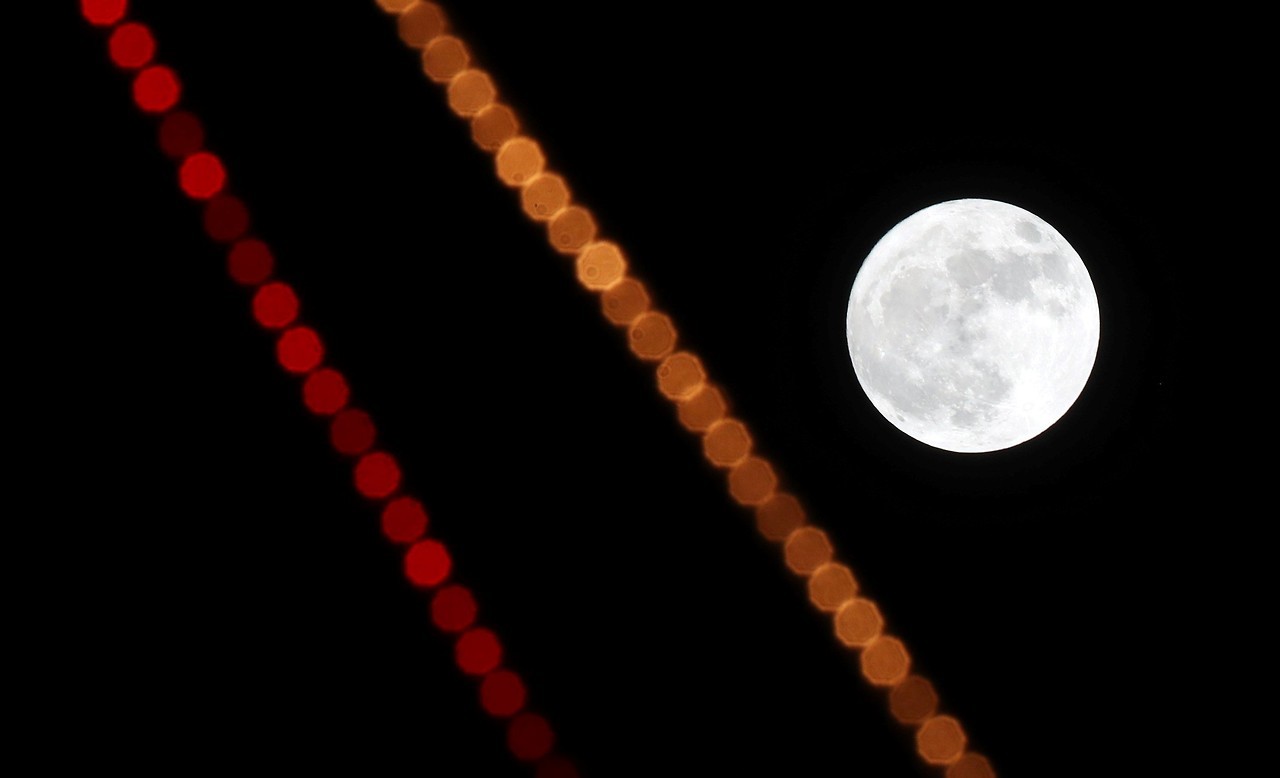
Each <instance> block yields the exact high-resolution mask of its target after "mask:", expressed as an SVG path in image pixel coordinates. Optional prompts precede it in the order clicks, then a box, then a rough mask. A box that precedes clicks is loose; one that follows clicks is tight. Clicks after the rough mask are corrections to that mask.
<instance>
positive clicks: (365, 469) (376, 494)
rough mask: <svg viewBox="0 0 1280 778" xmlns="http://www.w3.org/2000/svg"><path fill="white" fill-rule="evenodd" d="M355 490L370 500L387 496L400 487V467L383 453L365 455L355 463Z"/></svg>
mask: <svg viewBox="0 0 1280 778" xmlns="http://www.w3.org/2000/svg"><path fill="white" fill-rule="evenodd" d="M355 476H356V489H357V490H358V491H359V492H360V494H363V495H364V496H365V497H368V498H369V499H372V500H380V499H382V498H383V497H387V496H389V495H390V494H391V493H392V492H394V491H395V490H396V489H397V488H399V486H400V465H398V464H397V463H396V460H395V457H393V456H391V455H390V454H388V453H386V452H385V451H375V452H374V453H372V454H365V455H364V456H362V457H360V461H359V462H357V463H356V473H355Z"/></svg>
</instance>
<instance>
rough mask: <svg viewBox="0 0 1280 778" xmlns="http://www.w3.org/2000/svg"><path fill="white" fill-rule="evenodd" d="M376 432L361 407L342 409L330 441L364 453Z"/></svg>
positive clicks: (331, 429)
mask: <svg viewBox="0 0 1280 778" xmlns="http://www.w3.org/2000/svg"><path fill="white" fill-rule="evenodd" d="M263 289H266V287H265V286H264V287H263ZM375 434H376V430H375V429H374V427H373V419H371V418H369V414H367V413H365V412H364V411H362V410H360V409H359V408H348V409H347V410H345V411H340V412H339V413H338V415H336V416H334V417H333V421H331V422H329V442H330V443H332V444H333V447H334V448H335V449H337V451H338V453H340V454H348V455H350V456H355V455H356V454H363V453H364V452H366V451H368V450H369V449H370V448H372V447H373V438H374V435H375Z"/></svg>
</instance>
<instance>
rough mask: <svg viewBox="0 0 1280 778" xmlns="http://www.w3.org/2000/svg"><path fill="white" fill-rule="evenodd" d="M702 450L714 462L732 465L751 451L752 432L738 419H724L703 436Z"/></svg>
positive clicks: (721, 464)
mask: <svg viewBox="0 0 1280 778" xmlns="http://www.w3.org/2000/svg"><path fill="white" fill-rule="evenodd" d="M702 451H703V453H705V454H706V455H707V459H709V460H711V462H712V464H716V465H719V466H721V467H732V466H734V465H736V464H738V463H739V462H741V461H742V460H744V459H746V458H747V455H748V454H750V453H751V434H750V433H748V432H747V428H746V426H744V425H743V423H742V422H740V421H738V420H737V419H722V420H720V421H718V422H716V423H715V424H712V425H711V428H710V429H708V430H707V432H706V434H705V435H703V436H702Z"/></svg>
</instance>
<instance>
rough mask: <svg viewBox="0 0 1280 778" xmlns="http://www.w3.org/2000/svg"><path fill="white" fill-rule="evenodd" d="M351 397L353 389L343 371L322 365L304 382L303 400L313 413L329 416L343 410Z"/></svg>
mask: <svg viewBox="0 0 1280 778" xmlns="http://www.w3.org/2000/svg"><path fill="white" fill-rule="evenodd" d="M350 398H351V389H350V388H349V387H348V386H347V379H345V378H343V377H342V373H339V372H338V371H337V370H334V369H333V368H331V367H322V368H320V369H319V370H316V371H315V372H313V373H312V374H311V375H309V376H307V380H306V381H305V382H304V383H303V384H302V401H303V402H304V403H305V404H306V406H307V409H308V410H310V411H311V412H312V413H316V414H319V415H321V416H329V415H331V414H334V413H337V412H338V411H340V410H342V409H343V408H344V407H345V406H346V404H347V400H349V399H350Z"/></svg>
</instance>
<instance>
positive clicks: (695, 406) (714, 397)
mask: <svg viewBox="0 0 1280 778" xmlns="http://www.w3.org/2000/svg"><path fill="white" fill-rule="evenodd" d="M728 412H729V405H728V403H726V402H725V400H724V395H722V394H720V390H719V389H717V388H715V387H714V386H711V385H709V384H708V385H707V386H704V387H702V389H700V390H699V391H697V392H694V393H693V396H691V397H688V398H686V399H684V400H681V401H680V402H679V404H678V405H677V406H676V415H677V416H679V417H680V423H681V424H683V425H684V428H685V429H687V430H689V431H690V432H706V431H707V430H709V429H711V427H713V426H714V425H715V423H716V422H718V421H720V420H721V419H723V418H724V417H725V414H726V413H728Z"/></svg>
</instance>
